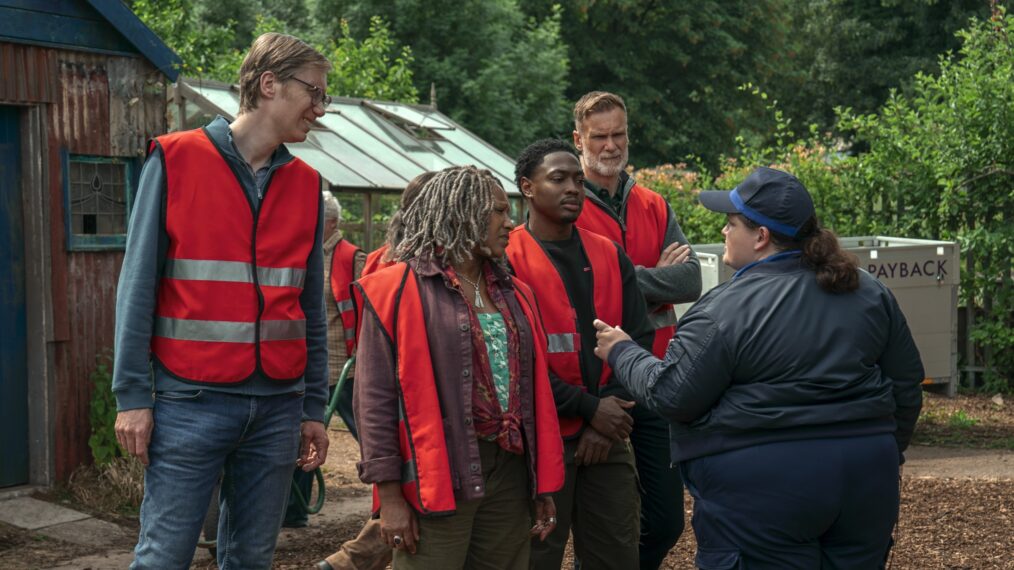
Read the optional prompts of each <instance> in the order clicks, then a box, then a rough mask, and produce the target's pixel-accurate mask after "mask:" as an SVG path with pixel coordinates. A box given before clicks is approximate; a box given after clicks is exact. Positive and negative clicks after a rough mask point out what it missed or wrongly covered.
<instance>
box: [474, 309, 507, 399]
mask: <svg viewBox="0 0 1014 570" xmlns="http://www.w3.org/2000/svg"><path fill="white" fill-rule="evenodd" d="M478 317H479V324H480V325H481V326H482V336H483V338H485V340H486V352H487V354H488V355H489V367H490V372H492V374H493V386H494V387H495V388H496V399H497V400H498V401H499V402H500V409H501V410H506V409H507V406H508V404H510V384H511V372H510V367H509V365H508V364H507V326H506V325H505V324H504V321H503V315H501V314H500V313H478Z"/></svg>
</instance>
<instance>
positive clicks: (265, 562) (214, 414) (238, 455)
mask: <svg viewBox="0 0 1014 570" xmlns="http://www.w3.org/2000/svg"><path fill="white" fill-rule="evenodd" d="M302 412H303V394H302V393H301V392H299V393H295V392H294V393H292V394H282V395H278V396H243V395H234V394H229V393H226V392H215V391H210V390H203V391H202V390H193V391H185V392H160V393H158V394H156V396H155V408H154V421H155V426H154V430H153V431H152V436H151V443H150V444H149V447H148V457H149V459H150V463H149V465H148V467H147V468H146V469H145V476H144V502H143V503H141V532H140V536H139V538H138V542H137V547H136V548H135V549H134V557H135V560H134V563H133V564H131V566H130V567H131V568H132V569H142V568H144V569H147V568H152V569H156V568H157V569H159V570H162V569H173V568H181V569H183V568H189V567H190V562H191V560H192V559H193V557H194V549H195V548H196V546H197V539H198V537H199V535H200V532H201V526H202V525H203V522H204V515H205V513H206V512H207V510H208V502H209V501H210V498H211V492H212V489H213V488H214V486H215V483H216V481H217V480H218V477H219V475H220V474H221V475H223V478H222V491H221V499H220V500H221V517H220V519H219V523H218V567H219V568H220V569H221V570H230V569H232V570H237V569H243V570H246V569H255V568H270V567H271V561H272V557H273V556H274V551H275V543H276V541H277V539H278V530H279V528H280V526H281V523H282V515H283V513H284V512H285V504H286V499H287V497H288V494H289V481H291V479H292V468H293V466H294V465H295V463H296V457H297V455H298V453H299V428H300V421H301V418H302ZM223 472H224V474H223Z"/></svg>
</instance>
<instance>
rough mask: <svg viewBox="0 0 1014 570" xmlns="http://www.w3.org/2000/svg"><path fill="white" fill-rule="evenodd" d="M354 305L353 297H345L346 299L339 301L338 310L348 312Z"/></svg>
mask: <svg viewBox="0 0 1014 570" xmlns="http://www.w3.org/2000/svg"><path fill="white" fill-rule="evenodd" d="M353 308H354V307H353V306H352V299H345V300H344V301H338V312H339V313H346V312H348V311H351V310H352V309H353Z"/></svg>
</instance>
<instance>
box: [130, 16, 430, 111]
mask: <svg viewBox="0 0 1014 570" xmlns="http://www.w3.org/2000/svg"><path fill="white" fill-rule="evenodd" d="M230 1H231V0H230ZM244 2H245V3H244ZM237 5H242V6H252V8H251V9H259V8H258V7H257V4H256V0H242V2H240V4H237ZM133 9H134V12H135V13H136V14H137V16H138V17H139V18H141V20H142V21H143V22H145V24H147V25H148V26H149V27H150V28H151V29H152V31H154V32H155V33H156V34H158V35H159V36H160V37H161V38H162V39H163V41H165V42H166V44H167V45H168V46H169V47H170V48H172V49H173V50H174V51H176V53H177V54H179V56H180V58H181V59H182V60H183V69H182V72H183V74H184V75H187V76H199V77H206V78H209V79H217V80H219V81H225V82H236V81H237V79H238V77H239V68H240V65H242V63H243V57H244V55H245V54H246V50H247V49H248V47H249V45H250V42H251V41H252V39H253V38H254V37H256V36H259V35H260V34H263V33H267V32H281V33H292V34H295V33H296V32H297V30H293V29H291V28H290V24H288V23H286V22H285V21H283V20H280V19H279V18H277V17H275V16H272V15H270V14H269V13H266V12H257V13H256V14H254V15H253V16H252V18H250V20H251V23H250V28H249V30H248V31H247V29H246V28H242V29H240V28H237V27H236V24H235V21H233V20H228V21H226V22H225V23H222V24H211V23H208V22H207V21H204V20H202V19H201V18H200V17H199V16H198V11H196V9H195V4H194V0H163V1H160V2H154V1H153V0H134V4H133ZM303 18H304V20H305V19H306V18H309V16H308V15H307V16H304V17H303ZM241 33H242V34H245V35H247V36H249V38H250V39H248V40H245V41H243V42H242V44H241V46H240V47H235V44H236V41H235V40H236V38H237V37H239V34H241ZM339 33H340V34H341V35H340V36H339V37H336V38H331V39H327V40H324V41H318V42H315V41H312V40H310V43H312V44H314V46H315V47H316V48H317V49H318V50H320V51H321V53H323V54H325V55H326V56H327V57H328V60H329V61H331V63H332V64H333V65H334V67H333V68H332V70H331V73H330V74H328V90H329V91H330V92H331V93H333V94H335V95H342V96H346V97H366V98H371V99H383V100H391V101H402V102H406V103H415V102H416V101H417V100H418V94H417V92H416V90H415V86H414V85H413V83H412V70H411V66H412V61H413V60H412V52H411V50H410V49H409V48H408V47H402V48H401V49H400V50H399V49H398V46H397V45H396V44H395V42H394V40H393V39H392V38H391V34H390V31H389V29H388V27H387V25H386V24H385V23H384V22H383V20H381V19H379V18H375V19H373V20H372V21H371V23H370V28H369V33H368V35H367V37H366V38H365V39H364V40H363V41H362V42H357V41H356V40H354V39H353V38H352V37H351V36H350V35H349V31H348V26H347V25H341V26H340V27H339Z"/></svg>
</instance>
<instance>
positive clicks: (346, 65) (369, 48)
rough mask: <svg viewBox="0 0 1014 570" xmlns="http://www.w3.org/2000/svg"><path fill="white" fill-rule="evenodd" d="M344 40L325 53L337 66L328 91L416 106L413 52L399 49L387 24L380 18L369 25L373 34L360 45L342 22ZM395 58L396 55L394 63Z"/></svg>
mask: <svg viewBox="0 0 1014 570" xmlns="http://www.w3.org/2000/svg"><path fill="white" fill-rule="evenodd" d="M340 30H341V36H340V37H339V38H338V39H337V40H336V41H331V42H329V45H328V46H327V48H326V49H325V50H324V53H325V54H326V55H327V56H328V59H329V60H330V61H331V63H332V64H333V65H334V68H332V70H331V73H330V74H329V75H328V78H327V82H328V91H330V92H331V93H333V94H335V95H343V96H346V97H365V98H367V99H381V100H384V101H401V102H403V103H416V102H418V100H419V94H418V91H416V88H415V85H414V84H413V83H412V69H411V65H412V62H413V57H412V50H411V49H410V48H409V47H408V46H403V47H402V48H401V51H400V52H397V51H396V49H397V46H396V44H395V42H394V40H393V39H392V38H391V32H390V31H389V30H388V27H387V24H385V23H384V21H383V20H382V19H380V18H379V17H374V18H372V19H371V21H370V34H369V36H367V37H366V38H365V39H364V40H363V41H362V42H361V43H360V42H357V41H356V40H355V39H354V38H353V37H352V35H351V34H350V32H349V26H348V22H346V21H344V20H343V21H342V22H341V27H340ZM392 54H394V57H393V60H392Z"/></svg>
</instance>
